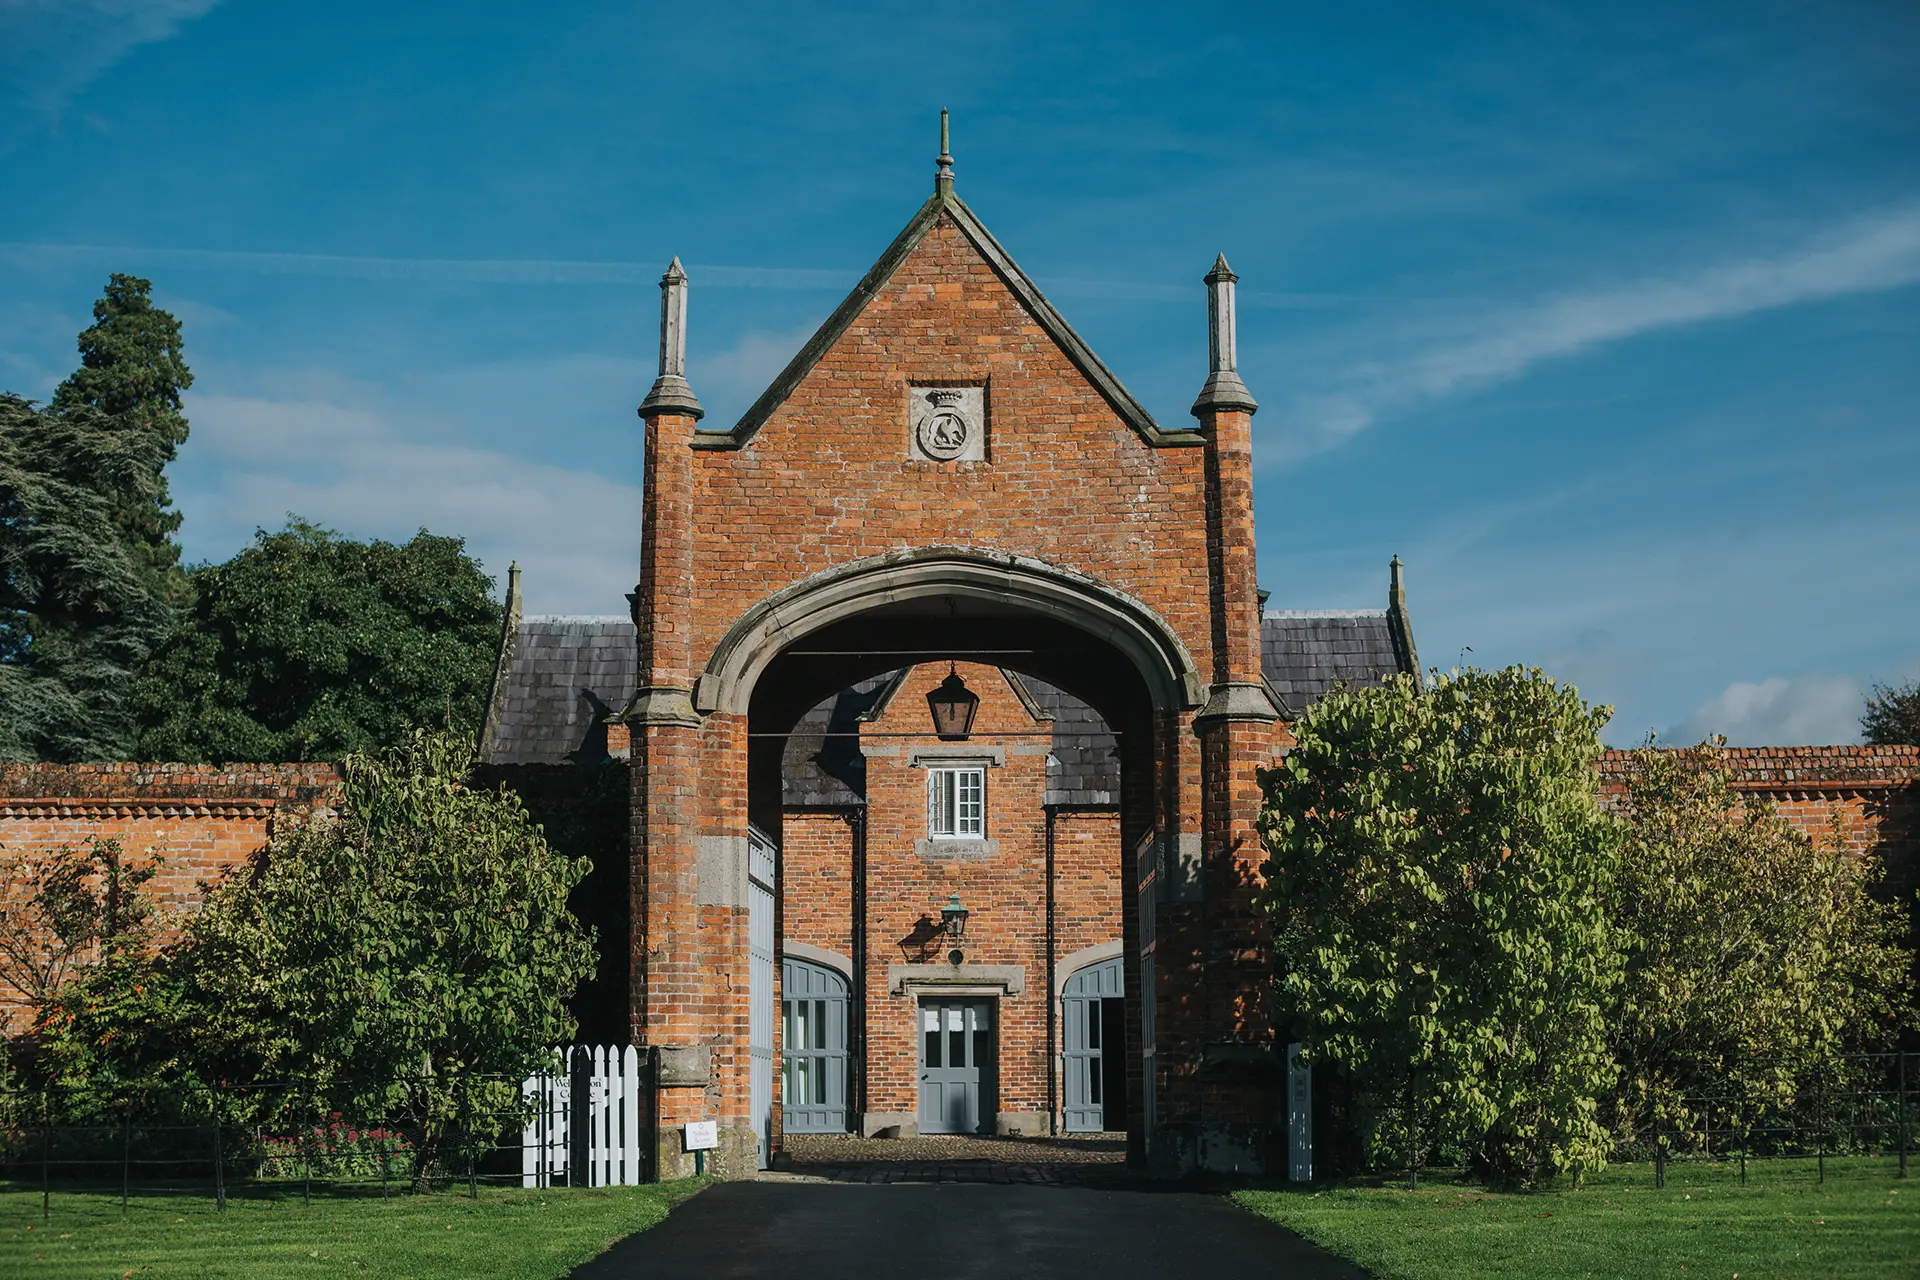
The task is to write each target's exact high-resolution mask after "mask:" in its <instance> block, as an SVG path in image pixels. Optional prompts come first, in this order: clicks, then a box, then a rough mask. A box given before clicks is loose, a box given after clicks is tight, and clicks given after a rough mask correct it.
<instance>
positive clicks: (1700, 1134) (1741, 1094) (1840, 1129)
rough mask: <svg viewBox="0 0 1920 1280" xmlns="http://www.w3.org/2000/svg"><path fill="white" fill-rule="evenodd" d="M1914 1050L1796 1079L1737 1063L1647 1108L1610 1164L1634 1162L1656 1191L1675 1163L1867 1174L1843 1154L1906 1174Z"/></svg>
mask: <svg viewBox="0 0 1920 1280" xmlns="http://www.w3.org/2000/svg"><path fill="white" fill-rule="evenodd" d="M1916 1093H1920V1053H1913V1052H1889V1053H1862V1054H1849V1055H1846V1056H1844V1057H1842V1058H1838V1059H1836V1060H1834V1061H1832V1062H1829V1063H1827V1064H1825V1065H1823V1066H1822V1067H1821V1068H1819V1069H1817V1070H1814V1071H1811V1072H1806V1073H1800V1072H1796V1071H1794V1070H1793V1069H1792V1066H1791V1064H1789V1063H1786V1062H1781V1061H1776V1060H1772V1059H1767V1058H1747V1059H1741V1060H1739V1061H1737V1062H1734V1063H1731V1064H1728V1067H1727V1069H1726V1070H1723V1071H1721V1072H1718V1073H1714V1074H1712V1075H1709V1076H1706V1077H1704V1078H1702V1079H1699V1080H1697V1081H1696V1082H1695V1083H1694V1084H1692V1086H1691V1087H1689V1088H1687V1089H1684V1090H1682V1091H1680V1092H1678V1093H1677V1094H1675V1095H1674V1096H1672V1097H1670V1098H1667V1099H1664V1100H1662V1101H1661V1102H1660V1103H1659V1104H1658V1105H1656V1106H1654V1107H1651V1108H1649V1114H1648V1116H1647V1118H1646V1120H1645V1121H1644V1122H1643V1123H1641V1124H1640V1125H1638V1126H1636V1127H1635V1128H1634V1129H1633V1130H1632V1131H1630V1132H1628V1133H1627V1134H1625V1135H1624V1136H1623V1139H1622V1141H1621V1142H1620V1146H1619V1150H1618V1153H1617V1158H1621V1159H1644V1160H1648V1161H1651V1163H1652V1164H1653V1167H1654V1182H1655V1185H1656V1186H1665V1185H1666V1179H1667V1170H1668V1167H1669V1166H1670V1165H1672V1164H1674V1163H1677V1162H1706V1163H1714V1164H1725V1165H1728V1166H1735V1165H1737V1166H1738V1173H1739V1179H1740V1185H1742V1186H1745V1185H1746V1184H1747V1178H1748V1166H1749V1165H1751V1164H1754V1163H1755V1162H1760V1161H1780V1160H1796V1161H1805V1162H1809V1163H1811V1164H1812V1166H1813V1167H1814V1169H1815V1176H1816V1178H1817V1180H1818V1181H1820V1182H1825V1181H1826V1178H1827V1174H1828V1171H1829V1161H1830V1160H1831V1159H1834V1158H1837V1157H1849V1158H1850V1159H1848V1160H1847V1161H1846V1162H1845V1167H1846V1168H1848V1169H1850V1170H1851V1169H1860V1168H1867V1167H1872V1166H1871V1164H1870V1163H1867V1162H1862V1161H1860V1160H1857V1159H1851V1158H1852V1157H1862V1156H1866V1157H1881V1158H1882V1159H1883V1160H1886V1161H1890V1162H1892V1163H1893V1164H1894V1166H1895V1167H1896V1168H1897V1169H1898V1176H1899V1177H1902V1178H1904V1177H1906V1176H1907V1171H1908V1165H1909V1163H1910V1157H1911V1153H1912V1150H1913V1146H1914V1138H1915V1133H1914V1130H1915V1125H1916V1117H1915V1115H1914V1107H1915V1103H1916V1102H1920V1097H1916V1096H1915V1095H1916Z"/></svg>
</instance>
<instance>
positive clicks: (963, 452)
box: [911, 387, 987, 462]
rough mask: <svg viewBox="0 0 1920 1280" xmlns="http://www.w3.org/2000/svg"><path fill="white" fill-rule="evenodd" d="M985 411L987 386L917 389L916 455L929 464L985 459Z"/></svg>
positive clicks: (915, 403) (914, 419)
mask: <svg viewBox="0 0 1920 1280" xmlns="http://www.w3.org/2000/svg"><path fill="white" fill-rule="evenodd" d="M985 409H986V389H985V388H984V387H915V388H913V440H912V449H911V452H912V454H913V456H914V457H916V458H920V459H923V460H925V461H929V462H954V461H979V460H982V459H984V458H985V457H986V456H987V450H986V421H985V418H986V414H985Z"/></svg>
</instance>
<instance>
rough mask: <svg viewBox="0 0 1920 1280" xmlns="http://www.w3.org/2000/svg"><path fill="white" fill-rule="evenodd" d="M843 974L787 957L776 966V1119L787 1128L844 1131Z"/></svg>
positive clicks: (845, 1025)
mask: <svg viewBox="0 0 1920 1280" xmlns="http://www.w3.org/2000/svg"><path fill="white" fill-rule="evenodd" d="M848 994H849V993H848V989H847V979H846V978H845V976H843V975H842V974H839V973H837V972H835V971H834V970H832V969H829V968H827V967H826V966H825V965H822V964H814V963H811V962H809V961H806V960H797V959H794V958H793V957H791V956H789V957H787V958H786V959H785V960H784V961H783V962H782V963H781V966H780V1041H781V1055H782V1057H781V1072H780V1085H781V1088H780V1118H781V1127H782V1129H784V1130H785V1131H786V1132H787V1133H845V1132H847V1130H848V1128H849V1119H850V1117H849V1112H848V1097H847V1083H848V1081H847V1039H848V1036H847V1030H848V1006H849V1004H850V1001H849V999H848Z"/></svg>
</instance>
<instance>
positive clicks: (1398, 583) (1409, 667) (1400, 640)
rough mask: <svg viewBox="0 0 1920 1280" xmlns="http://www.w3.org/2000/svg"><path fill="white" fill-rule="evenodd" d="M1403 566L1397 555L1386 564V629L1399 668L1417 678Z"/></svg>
mask: <svg viewBox="0 0 1920 1280" xmlns="http://www.w3.org/2000/svg"><path fill="white" fill-rule="evenodd" d="M1405 567H1406V566H1404V565H1402V564H1401V563H1400V557H1399V556H1397V555H1396V556H1395V557H1394V558H1393V563H1392V564H1390V565H1389V566H1387V631H1388V632H1389V633H1390V634H1391V635H1392V636H1393V648H1394V656H1395V657H1397V658H1398V659H1399V660H1400V670H1402V671H1404V672H1406V673H1408V674H1409V675H1411V676H1413V678H1414V679H1416V680H1419V679H1421V678H1422V677H1421V675H1420V651H1419V650H1418V649H1416V648H1414V645H1413V615H1412V614H1411V613H1409V612H1408V611H1407V580H1406V577H1405V574H1404V569H1405Z"/></svg>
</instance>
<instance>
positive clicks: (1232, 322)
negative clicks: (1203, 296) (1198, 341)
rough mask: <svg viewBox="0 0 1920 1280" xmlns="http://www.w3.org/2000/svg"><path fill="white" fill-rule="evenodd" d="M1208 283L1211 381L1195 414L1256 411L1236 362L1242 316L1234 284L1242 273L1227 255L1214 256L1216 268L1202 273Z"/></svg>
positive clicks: (1195, 405)
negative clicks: (1229, 262) (1235, 270)
mask: <svg viewBox="0 0 1920 1280" xmlns="http://www.w3.org/2000/svg"><path fill="white" fill-rule="evenodd" d="M1202 279H1203V280H1204V281H1205V283H1206V286H1207V357H1208V361H1207V363H1208V372H1207V384H1206V385H1205V386H1204V387H1202V388H1200V395H1199V398H1197V399H1196V400H1195V401H1194V402H1193V414H1194V416H1195V417H1199V416H1200V415H1201V414H1203V413H1212V412H1218V411H1221V410H1232V411H1234V412H1237V413H1252V412H1254V411H1255V410H1256V409H1258V408H1259V407H1260V404H1259V402H1258V401H1257V400H1255V399H1254V398H1253V393H1252V392H1251V391H1248V390H1247V384H1246V383H1244V382H1242V381H1241V380H1240V374H1239V372H1238V370H1237V369H1236V367H1235V366H1236V365H1237V364H1238V363H1239V359H1240V329H1239V320H1238V319H1237V317H1236V315H1235V310H1234V299H1233V286H1234V282H1235V281H1237V280H1239V279H1240V277H1239V276H1237V275H1235V274H1233V268H1232V267H1229V266H1228V265H1227V255H1226V254H1224V253H1223V254H1220V255H1219V256H1218V257H1216V258H1215V259H1214V260H1213V269H1212V270H1211V271H1209V272H1207V274H1206V275H1205V276H1204V277H1202Z"/></svg>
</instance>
